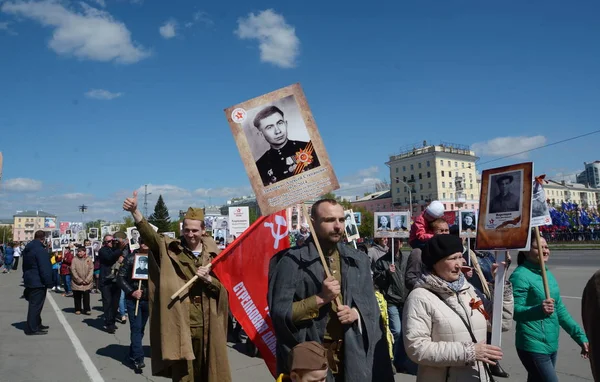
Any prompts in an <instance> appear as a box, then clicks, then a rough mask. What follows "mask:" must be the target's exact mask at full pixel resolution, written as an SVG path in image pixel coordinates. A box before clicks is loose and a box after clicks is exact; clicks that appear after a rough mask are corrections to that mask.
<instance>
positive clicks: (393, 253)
mask: <svg viewBox="0 0 600 382" xmlns="http://www.w3.org/2000/svg"><path fill="white" fill-rule="evenodd" d="M391 239H392V265H395V264H394V258H395V257H396V256H395V255H396V253H395V252H394V238H393V237H392V238H391Z"/></svg>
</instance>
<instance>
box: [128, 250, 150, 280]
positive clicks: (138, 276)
mask: <svg viewBox="0 0 600 382" xmlns="http://www.w3.org/2000/svg"><path fill="white" fill-rule="evenodd" d="M131 279H132V280H148V255H142V254H137V255H135V257H134V259H133V269H132V270H131Z"/></svg>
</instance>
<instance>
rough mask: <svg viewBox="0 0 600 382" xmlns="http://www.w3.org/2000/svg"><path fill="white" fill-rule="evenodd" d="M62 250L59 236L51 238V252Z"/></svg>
mask: <svg viewBox="0 0 600 382" xmlns="http://www.w3.org/2000/svg"><path fill="white" fill-rule="evenodd" d="M59 251H62V243H61V240H60V238H54V239H52V252H59Z"/></svg>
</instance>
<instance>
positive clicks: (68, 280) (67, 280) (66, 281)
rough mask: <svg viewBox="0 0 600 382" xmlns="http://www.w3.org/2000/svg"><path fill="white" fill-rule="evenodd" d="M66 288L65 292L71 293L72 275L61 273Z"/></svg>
mask: <svg viewBox="0 0 600 382" xmlns="http://www.w3.org/2000/svg"><path fill="white" fill-rule="evenodd" d="M60 277H61V278H62V281H63V286H64V288H65V293H71V292H72V291H71V275H60Z"/></svg>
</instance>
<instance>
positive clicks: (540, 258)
mask: <svg viewBox="0 0 600 382" xmlns="http://www.w3.org/2000/svg"><path fill="white" fill-rule="evenodd" d="M535 242H536V243H537V248H538V261H539V263H540V269H541V271H542V281H543V282H544V293H546V300H548V299H549V298H550V288H549V287H548V276H547V275H546V263H544V251H543V249H542V240H541V239H540V228H539V227H535Z"/></svg>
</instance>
